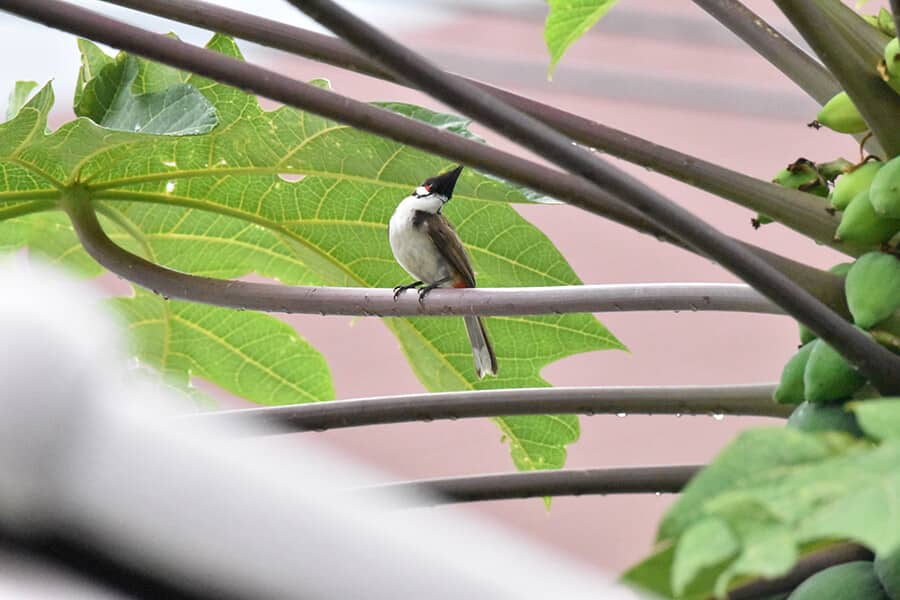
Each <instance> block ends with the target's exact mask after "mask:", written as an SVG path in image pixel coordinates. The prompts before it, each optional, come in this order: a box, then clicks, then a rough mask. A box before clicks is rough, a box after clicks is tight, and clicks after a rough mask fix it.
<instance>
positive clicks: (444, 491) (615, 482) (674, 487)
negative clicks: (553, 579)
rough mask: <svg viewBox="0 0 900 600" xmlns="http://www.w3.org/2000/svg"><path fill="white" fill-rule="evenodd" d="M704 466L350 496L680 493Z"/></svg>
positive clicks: (510, 476) (413, 501)
mask: <svg viewBox="0 0 900 600" xmlns="http://www.w3.org/2000/svg"><path fill="white" fill-rule="evenodd" d="M701 468H702V465H674V466H661V467H621V468H612V469H566V470H562V471H531V472H528V473H496V474H491V475H475V476H468V477H446V478H440V479H422V480H419V481H405V482H401V483H389V484H384V485H375V486H370V487H365V488H359V489H356V490H352V491H349V492H346V493H348V494H351V495H353V496H355V497H357V498H359V497H360V496H361V497H362V498H363V499H373V500H374V499H377V498H379V497H382V496H384V497H387V498H394V494H397V495H398V496H397V497H399V498H403V496H401V495H402V494H406V497H405V498H404V501H405V502H407V504H405V506H406V507H409V508H412V507H416V506H437V505H440V504H454V503H459V502H482V501H485V500H510V499H516V498H541V497H548V496H582V495H586V494H604V495H607V494H653V493H660V494H674V493H678V492H680V491H681V490H682V488H684V486H685V485H687V483H688V481H690V479H691V477H693V476H694V475H695V474H696V473H697V472H698V471H700V469H701Z"/></svg>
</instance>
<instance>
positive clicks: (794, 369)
mask: <svg viewBox="0 0 900 600" xmlns="http://www.w3.org/2000/svg"><path fill="white" fill-rule="evenodd" d="M811 351H812V344H806V345H805V346H803V347H802V348H800V349H799V350H797V352H795V353H794V355H793V356H792V357H791V358H789V359H788V361H787V363H785V365H784V369H783V370H782V371H781V380H780V381H779V382H778V387H777V388H775V393H774V394H773V396H772V398H773V399H774V400H775V402H778V403H779V404H800V403H801V402H803V372H804V371H805V370H806V362H807V361H808V360H809V353H810V352H811Z"/></svg>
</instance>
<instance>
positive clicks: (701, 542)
mask: <svg viewBox="0 0 900 600" xmlns="http://www.w3.org/2000/svg"><path fill="white" fill-rule="evenodd" d="M739 549H740V546H739V545H738V540H737V538H735V536H734V533H732V531H731V529H730V528H729V527H728V525H726V524H725V522H724V521H722V520H721V519H706V520H704V521H700V522H699V523H696V524H694V525H692V526H691V527H689V528H688V529H687V531H685V532H684V535H682V536H681V538H680V539H679V541H678V546H677V548H676V549H675V561H674V563H673V567H672V588H673V589H674V590H675V594H676V595H681V594H682V593H683V592H684V590H685V588H686V587H687V585H688V584H689V583H690V582H691V581H693V579H694V577H695V576H696V575H697V574H698V573H699V572H700V571H701V570H703V569H704V568H707V567H711V566H715V565H717V564H719V563H721V562H722V561H724V560H727V559H729V558H731V557H732V556H734V554H735V553H736V552H737V551H738V550H739Z"/></svg>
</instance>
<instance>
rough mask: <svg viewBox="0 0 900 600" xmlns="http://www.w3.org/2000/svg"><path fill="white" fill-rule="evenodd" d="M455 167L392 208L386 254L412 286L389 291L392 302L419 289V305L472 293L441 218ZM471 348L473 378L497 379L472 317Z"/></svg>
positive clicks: (459, 246)
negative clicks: (453, 291)
mask: <svg viewBox="0 0 900 600" xmlns="http://www.w3.org/2000/svg"><path fill="white" fill-rule="evenodd" d="M462 170H463V167H462V166H459V167H457V168H455V169H453V170H452V171H448V172H446V173H442V174H441V175H437V176H436V177H430V178H428V179H426V180H425V181H424V182H423V183H422V185H420V186H418V187H416V189H415V190H414V191H413V193H412V194H410V195H409V196H407V197H406V198H404V199H403V200H402V201H401V202H400V204H398V205H397V208H396V210H394V214H393V215H392V216H391V220H390V223H389V225H388V238H389V241H390V244H391V251H392V252H393V253H394V258H395V259H396V260H397V262H398V263H400V266H401V267H403V269H404V270H405V271H406V272H407V273H409V274H410V275H411V276H412V277H413V278H414V279H415V281H414V282H412V283H410V284H407V285H399V286H397V287H395V288H394V300H395V301H396V300H397V298H398V297H399V296H400V294H401V293H403V292H405V291H406V290H409V289H415V288H418V292H419V302H421V301H422V300H423V299H424V298H425V296H426V294H428V292H430V291H431V290H433V289H435V288H439V287H454V288H473V287H475V272H474V271H473V270H472V261H471V260H470V259H469V255H468V254H467V253H466V249H465V247H464V246H463V243H462V240H460V238H459V234H457V233H456V230H455V229H453V225H451V224H450V221H448V220H447V217H445V216H444V215H443V214H442V213H441V209H443V207H444V205H445V204H446V203H447V202H449V201H450V198H452V197H453V188H454V187H456V180H457V179H458V178H459V174H460V173H462ZM464 320H465V324H466V333H468V334H469V342H470V343H471V345H472V357H473V358H474V360H475V373H476V374H477V375H478V378H479V379H481V378H483V377H484V376H485V375H497V356H496V355H495V354H494V349H493V347H492V346H491V341H490V338H489V337H488V333H487V329H485V326H484V321H483V320H482V318H481V317H479V316H476V315H467V316H465V317H464Z"/></svg>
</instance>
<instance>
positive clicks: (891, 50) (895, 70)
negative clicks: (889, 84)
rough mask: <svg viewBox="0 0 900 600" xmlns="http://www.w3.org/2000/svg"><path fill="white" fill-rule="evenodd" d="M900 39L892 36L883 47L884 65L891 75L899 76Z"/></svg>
mask: <svg viewBox="0 0 900 600" xmlns="http://www.w3.org/2000/svg"><path fill="white" fill-rule="evenodd" d="M898 59H900V41H898V40H897V38H896V37H895V38H893V39H892V40H891V41H889V42H888V43H887V45H886V46H885V47H884V66H885V67H887V71H888V74H889V75H890V76H891V77H900V60H898Z"/></svg>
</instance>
